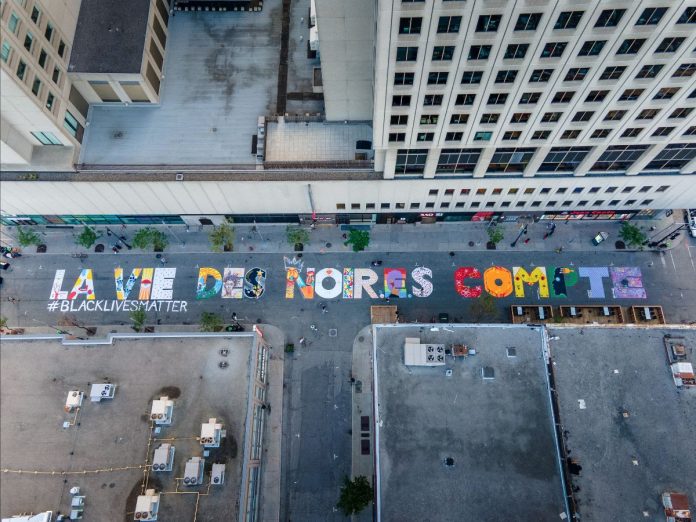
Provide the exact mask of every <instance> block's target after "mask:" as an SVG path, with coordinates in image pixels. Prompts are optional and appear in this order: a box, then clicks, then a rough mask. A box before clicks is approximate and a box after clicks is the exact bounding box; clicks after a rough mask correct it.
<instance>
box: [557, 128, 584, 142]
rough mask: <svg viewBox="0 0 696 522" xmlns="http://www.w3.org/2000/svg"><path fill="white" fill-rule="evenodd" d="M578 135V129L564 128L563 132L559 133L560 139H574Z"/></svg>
mask: <svg viewBox="0 0 696 522" xmlns="http://www.w3.org/2000/svg"><path fill="white" fill-rule="evenodd" d="M578 136H580V131H579V130H578V129H573V130H566V131H563V134H561V139H562V140H574V139H575V138H577V137H578Z"/></svg>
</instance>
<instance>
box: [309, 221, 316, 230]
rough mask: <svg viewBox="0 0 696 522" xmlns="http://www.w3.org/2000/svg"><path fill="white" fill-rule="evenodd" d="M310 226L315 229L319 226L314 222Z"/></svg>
mask: <svg viewBox="0 0 696 522" xmlns="http://www.w3.org/2000/svg"><path fill="white" fill-rule="evenodd" d="M309 228H310V229H311V230H314V229H315V228H317V226H316V225H315V224H314V223H312V224H311V225H309Z"/></svg>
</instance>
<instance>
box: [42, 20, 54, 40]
mask: <svg viewBox="0 0 696 522" xmlns="http://www.w3.org/2000/svg"><path fill="white" fill-rule="evenodd" d="M44 37H45V38H46V40H48V41H49V43H50V41H51V38H53V26H52V25H51V22H48V23H47V24H46V30H45V31H44Z"/></svg>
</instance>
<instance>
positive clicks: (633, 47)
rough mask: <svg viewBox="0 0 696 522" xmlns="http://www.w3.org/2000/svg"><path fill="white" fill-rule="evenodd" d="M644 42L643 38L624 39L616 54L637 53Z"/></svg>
mask: <svg viewBox="0 0 696 522" xmlns="http://www.w3.org/2000/svg"><path fill="white" fill-rule="evenodd" d="M644 43H645V38H635V39H631V40H624V41H623V42H621V45H620V46H619V49H618V51H616V54H637V53H638V51H640V48H641V47H643V44H644Z"/></svg>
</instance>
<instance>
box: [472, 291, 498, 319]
mask: <svg viewBox="0 0 696 522" xmlns="http://www.w3.org/2000/svg"><path fill="white" fill-rule="evenodd" d="M469 312H470V313H471V317H472V319H473V320H474V321H480V320H481V319H494V318H495V317H496V316H497V315H498V310H497V308H496V306H495V299H493V296H491V295H490V294H483V295H482V296H481V297H479V298H478V299H477V300H476V301H474V302H473V303H471V308H469Z"/></svg>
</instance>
